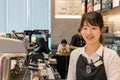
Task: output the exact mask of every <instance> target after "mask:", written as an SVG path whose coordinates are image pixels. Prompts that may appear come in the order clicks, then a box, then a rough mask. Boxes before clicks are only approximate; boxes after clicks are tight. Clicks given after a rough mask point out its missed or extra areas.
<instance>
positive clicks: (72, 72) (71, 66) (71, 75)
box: [67, 55, 76, 80]
mask: <svg viewBox="0 0 120 80" xmlns="http://www.w3.org/2000/svg"><path fill="white" fill-rule="evenodd" d="M73 58H74V57H73V55H71V56H70V62H69V69H68V75H67V80H75V77H76V76H75V72H76V71H75V67H76V65H75V64H74V60H73Z"/></svg>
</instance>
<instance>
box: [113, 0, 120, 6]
mask: <svg viewBox="0 0 120 80" xmlns="http://www.w3.org/2000/svg"><path fill="white" fill-rule="evenodd" d="M119 5H120V0H113V8H114V7H118V6H119Z"/></svg>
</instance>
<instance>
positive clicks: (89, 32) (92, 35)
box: [81, 21, 101, 44]
mask: <svg viewBox="0 0 120 80" xmlns="http://www.w3.org/2000/svg"><path fill="white" fill-rule="evenodd" d="M81 35H82V37H83V38H84V40H85V41H86V43H87V44H95V43H100V41H99V39H100V35H101V30H100V28H99V26H92V25H91V24H89V23H88V22H87V21H85V22H84V25H83V27H82V29H81Z"/></svg>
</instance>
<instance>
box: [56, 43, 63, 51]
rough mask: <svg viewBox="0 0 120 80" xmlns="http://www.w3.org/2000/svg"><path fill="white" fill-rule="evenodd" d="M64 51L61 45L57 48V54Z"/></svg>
mask: <svg viewBox="0 0 120 80" xmlns="http://www.w3.org/2000/svg"><path fill="white" fill-rule="evenodd" d="M61 50H62V46H61V44H59V45H58V48H57V52H59V51H61Z"/></svg>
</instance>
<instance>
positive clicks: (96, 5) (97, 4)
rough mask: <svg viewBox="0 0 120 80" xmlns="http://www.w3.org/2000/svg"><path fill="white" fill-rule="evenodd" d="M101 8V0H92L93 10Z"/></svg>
mask: <svg viewBox="0 0 120 80" xmlns="http://www.w3.org/2000/svg"><path fill="white" fill-rule="evenodd" d="M100 10H101V1H100V0H94V11H98V12H100Z"/></svg>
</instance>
